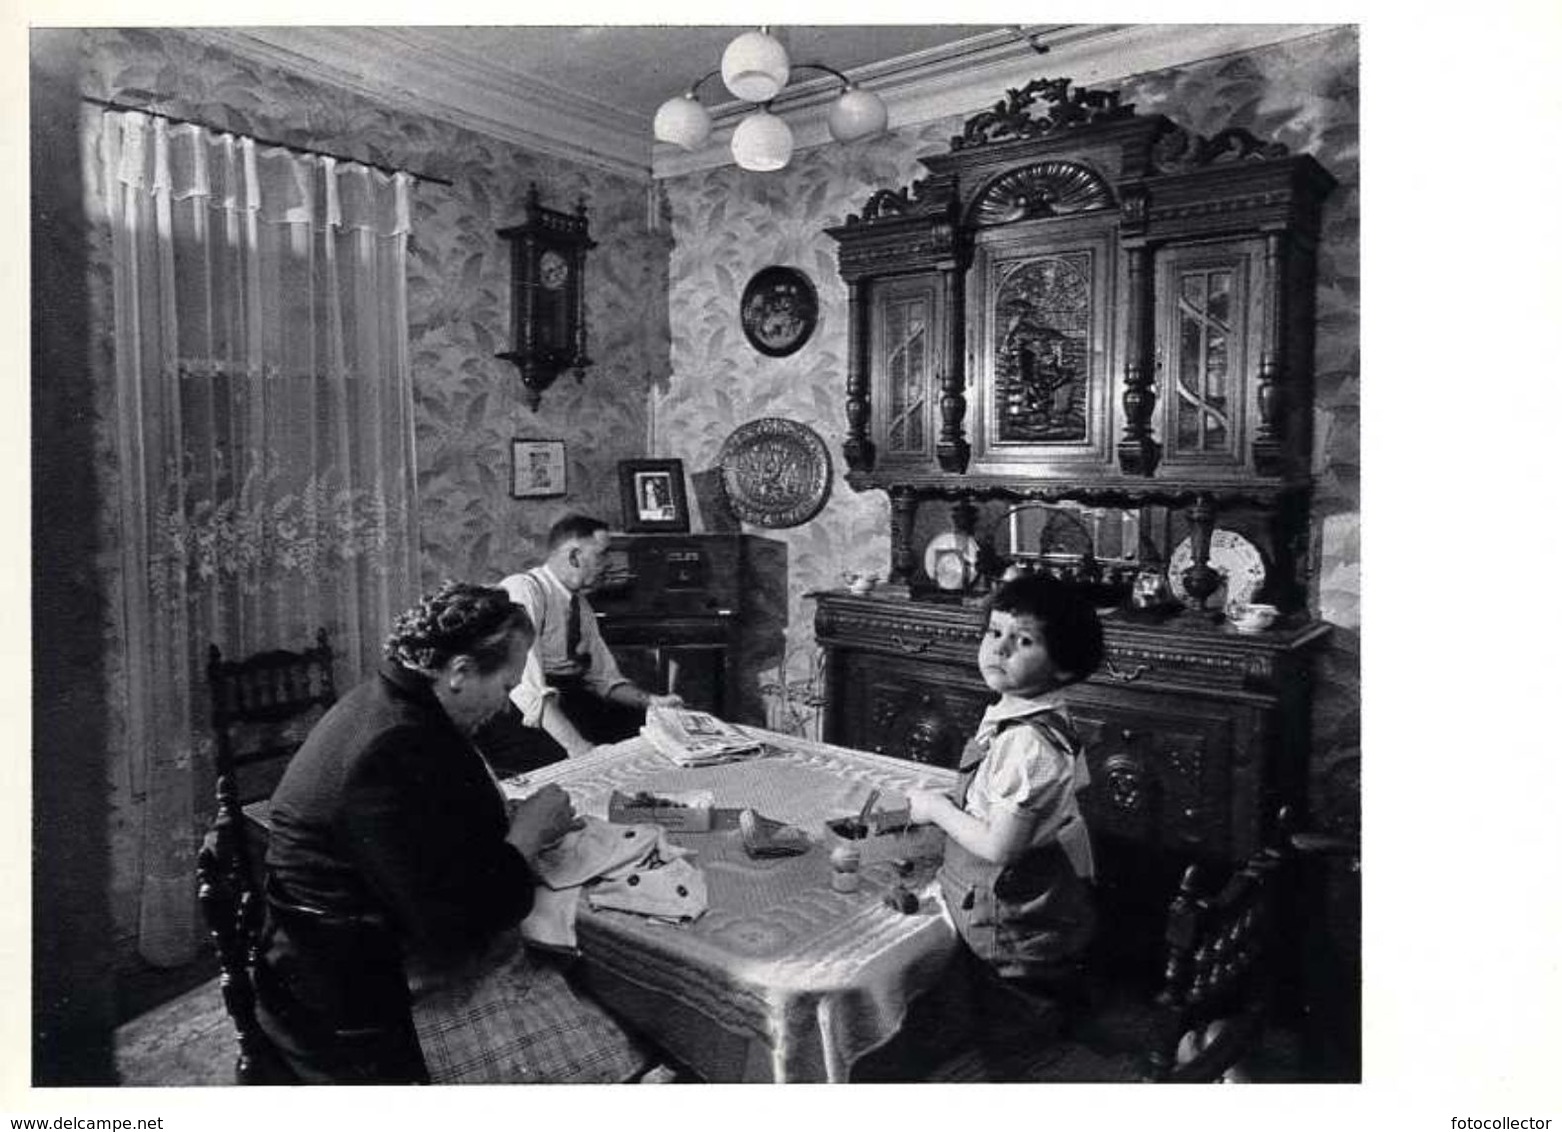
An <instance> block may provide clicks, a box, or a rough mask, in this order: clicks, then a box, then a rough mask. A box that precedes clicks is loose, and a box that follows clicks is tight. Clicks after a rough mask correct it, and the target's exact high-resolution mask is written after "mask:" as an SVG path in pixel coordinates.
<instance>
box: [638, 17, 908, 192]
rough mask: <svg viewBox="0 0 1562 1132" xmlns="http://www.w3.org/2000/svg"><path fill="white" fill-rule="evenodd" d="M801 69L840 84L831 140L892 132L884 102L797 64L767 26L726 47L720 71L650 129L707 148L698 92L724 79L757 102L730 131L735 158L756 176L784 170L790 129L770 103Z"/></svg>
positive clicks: (662, 111)
mask: <svg viewBox="0 0 1562 1132" xmlns="http://www.w3.org/2000/svg"><path fill="white" fill-rule="evenodd" d="M799 69H806V70H813V71H824V72H826V73H827V74H831V75H834V76H835V77H836V78H837V79H839V80H840V81H841V88H842V89H841V93H840V96H839V97H838V98H836V100H835V101H834V102H833V103H831V105H830V110H829V113H828V115H827V116H826V124H827V125H828V126H829V129H830V136H831V137H832V138H834V139H835V140H836V141H838V142H854V141H862V140H864V139H866V138H871V137H876V136H877V135H879V134H882V133H883V132H884V131H885V129H886V128H888V126H889V110H888V108H887V107H886V106H885V105H884V100H883V99H882V98H880V97H879V96H878V95H876V94H874V93H873V92H872V91H871V90H863V89H862V88H861V87H860V86H858V85H857V84H856V83H854V82H852V81H851V80H850V79H849V78H847V77H846V76H845V75H843V74H841V72H840V71H837V70H836V69H835V68H834V67H827V66H825V65H824V64H823V63H793V62H792V61H791V60H790V59H788V58H787V54H786V48H785V47H784V46H782V44H781V41H780V40H778V39H777V38H775V36H773V35H771V34H770V31H769V29H768V28H760V29H759V30H758V31H746V32H744V33H743V34H742V35H740V36H738V37H737V38H736V39H734V40H733V41H732V42H731V43H729V44H727V49H726V51H724V52H722V56H721V67H720V68H719V69H718V70H714V71H710V72H708V73H706V74H704V75H702V76H700V78H699V80H698V81H696V82H695V84H694V85H693V86H691V87H690V88H689V90H688V92H687V93H685V94H682V95H679V96H677V97H675V98H669V99H668V100H667V101H666V102H664V103H662V105H661V106H659V107H658V108H657V111H656V120H655V122H654V123H653V125H652V129H653V131H654V133H655V135H656V140H657V141H662V142H668V143H670V144H672V145H676V146H679V147H681V148H683V149H687V150H695V149H698V148H699V147H700V146H702V145H704V144H705V141H706V139H707V138H709V137H710V133H711V116H710V111H708V110H706V109H705V107H704V106H703V105H701V103H700V100H699V91H700V87H701V86H703V85H704V84H705V82H706V81H707V80H709V79H712V78H715V77H716V76H717V75H720V76H721V79H722V82H724V83H725V84H726V85H727V89H728V90H730V91H731V92H732V93H733V95H734V96H735V97H737V98H739V99H741V100H742V101H744V102H754V103H758V104H759V106H758V108H757V109H755V110H754V111H753V112H752V113H751V114H749V115H748V117H746V118H744V119H743V121H741V122H739V123H738V126H737V129H735V130H733V132H732V158H733V160H734V161H736V162H737V163H738V165H739V166H740V167H741V168H743V169H749V170H752V171H754V172H758V173H770V172H774V171H775V170H777V169H784V168H786V163H787V162H788V161H790V160H791V159H792V145H793V142H792V128H791V127H790V126H788V125H787V124H786V122H785V121H783V120H782V119H781V118H779V117H777V116H776V115H775V114H772V113H771V112H770V103H771V101H772V100H773V99H774V98H775V97H776V96H777V95H778V94H780V93H781V91H782V89H783V88H784V87H785V86H786V84H787V81H788V80H789V79H790V78H791V77H792V72H793V71H795V70H799Z"/></svg>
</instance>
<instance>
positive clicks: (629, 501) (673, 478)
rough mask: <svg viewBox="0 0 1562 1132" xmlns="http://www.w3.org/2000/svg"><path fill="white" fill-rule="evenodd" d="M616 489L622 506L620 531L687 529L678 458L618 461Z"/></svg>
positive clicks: (686, 507) (681, 464)
mask: <svg viewBox="0 0 1562 1132" xmlns="http://www.w3.org/2000/svg"><path fill="white" fill-rule="evenodd" d="M618 491H619V496H620V498H621V499H622V500H623V505H624V530H626V531H630V532H641V531H687V530H688V529H689V496H688V493H687V492H686V491H685V490H684V486H683V461H682V460H620V461H619V462H618Z"/></svg>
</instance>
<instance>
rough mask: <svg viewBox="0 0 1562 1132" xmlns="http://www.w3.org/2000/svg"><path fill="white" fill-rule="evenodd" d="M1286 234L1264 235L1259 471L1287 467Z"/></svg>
mask: <svg viewBox="0 0 1562 1132" xmlns="http://www.w3.org/2000/svg"><path fill="white" fill-rule="evenodd" d="M1285 271H1286V256H1285V237H1284V235H1283V234H1282V233H1280V232H1271V233H1269V235H1268V236H1266V237H1265V238H1264V337H1263V345H1262V347H1261V348H1260V351H1259V356H1258V431H1257V434H1256V435H1255V436H1254V437H1253V467H1254V468H1255V470H1257V472H1258V473H1259V475H1264V476H1277V475H1280V474H1281V473H1282V472H1283V471H1285V369H1286V366H1285V334H1284V328H1285V314H1286V311H1285Z"/></svg>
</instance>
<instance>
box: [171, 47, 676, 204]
mask: <svg viewBox="0 0 1562 1132" xmlns="http://www.w3.org/2000/svg"><path fill="white" fill-rule="evenodd" d="M192 34H193V35H194V36H196V38H199V39H203V40H206V41H207V42H211V43H216V44H219V45H220V46H223V47H225V48H227V49H229V50H231V51H233V52H234V53H236V54H239V55H243V56H245V57H247V58H250V59H253V60H256V61H257V62H261V63H267V64H270V65H272V66H276V67H281V68H283V69H285V70H288V71H292V72H294V73H295V74H300V75H303V76H304V77H306V78H310V79H315V80H317V81H319V82H323V83H328V84H331V85H334V86H340V87H346V88H347V89H349V90H352V91H355V92H356V93H359V94H362V95H364V96H365V97H368V98H372V99H374V100H375V101H377V102H384V103H387V104H389V105H393V106H396V107H399V108H401V109H404V110H411V111H414V112H416V113H420V114H425V115H427V116H429V117H432V118H438V119H440V120H442V121H446V122H450V123H452V124H453V125H457V126H464V127H466V128H467V129H470V130H475V131H477V132H478V133H481V134H486V135H487V136H489V137H493V138H498V139H499V140H501V141H507V142H512V143H514V144H515V145H518V146H521V147H522V148H524V149H529V150H532V151H534V152H538V153H545V154H551V155H553V156H556V157H564V158H569V159H570V160H573V161H579V162H581V163H583V164H586V165H591V166H594V167H597V168H601V169H607V170H609V171H611V172H614V173H622V174H625V175H627V176H631V177H635V178H637V179H641V180H643V179H644V178H645V177H646V175H647V173H648V171H649V167H650V152H651V139H650V136H649V130H648V128H647V127H646V125H645V123H643V122H642V121H640V119H639V118H638V117H636V116H635V115H632V114H629V113H626V112H625V111H623V110H622V109H620V108H618V107H615V106H612V105H611V104H607V103H602V102H598V101H596V100H594V99H588V98H583V97H581V96H580V95H578V94H576V93H574V92H572V91H566V90H563V89H561V88H559V87H555V86H551V85H549V84H547V83H542V82H538V81H536V80H534V79H530V78H527V77H526V76H522V75H517V74H515V73H514V72H512V71H503V70H501V69H499V68H497V67H494V66H491V65H488V64H486V63H485V62H483V61H482V60H480V59H477V58H475V57H473V56H471V55H467V54H465V53H461V52H456V51H452V50H451V49H450V48H449V47H448V46H446V45H445V44H444V43H442V42H440V41H438V40H436V39H434V38H432V37H430V36H427V35H425V34H423V33H422V32H420V31H419V29H417V28H381V27H314V28H299V27H290V28H287V29H286V30H285V42H283V41H282V37H275V36H273V35H272V33H271V31H270V29H267V28H221V29H215V28H208V29H200V30H198V31H194V32H192Z"/></svg>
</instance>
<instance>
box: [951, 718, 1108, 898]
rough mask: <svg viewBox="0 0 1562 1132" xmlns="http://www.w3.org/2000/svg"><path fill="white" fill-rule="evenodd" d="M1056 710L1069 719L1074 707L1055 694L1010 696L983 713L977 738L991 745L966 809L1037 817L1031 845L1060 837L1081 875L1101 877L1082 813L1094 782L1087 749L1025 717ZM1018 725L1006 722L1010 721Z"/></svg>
mask: <svg viewBox="0 0 1562 1132" xmlns="http://www.w3.org/2000/svg"><path fill="white" fill-rule="evenodd" d="M1044 714H1051V715H1054V716H1057V717H1060V718H1061V721H1062V722H1063V724H1064V725H1065V729H1067V730H1070V731H1071V728H1068V727H1067V724H1068V709H1067V708H1066V707H1064V705H1063V703H1062V700H1061V699H1060V698H1059V697H1058V696H1057V695H1056V694H1055V693H1054V694H1048V695H1043V696H1036V697H1034V698H1026V697H1020V696H1010V695H1005V696H1004V697H1003V698H1002V699H1001V700H999V701H998V702H997V703H996V704H994V705H993V706H992V707H990V708H988V709H987V711H986V713H985V714H983V716H982V721H981V723H980V724H979V725H978V726H977V729H976V739H975V742H976V744H977V745H978V746H979V747H982V748H984V749H986V751H987V755H986V757H985V758H983V759H982V762H981V764H980V765H979V766H978V767H977V769H976V774H975V775H974V776H973V777H972V780H971V785H970V787H969V788H968V789H967V791H966V797H965V808H966V810H967V811H968V812H969V813H971V814H973V815H974V816H976V817H979V818H981V819H983V820H984V821H986V820H990V819H991V818H992V816H993V814H994V812H995V811H997V810H1000V809H1001V810H1007V811H1009V812H1010V813H1024V814H1032V815H1035V816H1036V819H1037V821H1036V828H1035V831H1034V832H1033V833H1032V834H1031V844H1032V845H1034V846H1041V845H1045V844H1047V843H1048V842H1050V841H1053V840H1056V841H1057V842H1058V844H1059V845H1061V846H1062V848H1063V851H1064V852H1065V853H1067V854H1068V858H1069V861H1070V862H1071V863H1072V864H1073V866H1074V871H1075V872H1076V873H1077V874H1078V875H1079V876H1081V877H1084V878H1086V879H1091V878H1093V877H1094V876H1095V861H1094V859H1093V856H1092V854H1091V851H1090V835H1089V832H1088V831H1087V830H1086V828H1085V822H1084V818H1083V816H1082V815H1081V814H1080V812H1079V800H1078V796H1077V795H1078V792H1079V791H1080V790H1081V789H1083V788H1084V787H1085V786H1086V785H1088V784H1089V781H1090V771H1089V768H1088V767H1087V766H1086V764H1085V759H1084V756H1083V754H1079V753H1075V752H1072V751H1069V750H1066V749H1062V748H1060V747H1058V746H1057V745H1056V744H1054V743H1052V742H1050V741H1048V740H1047V739H1046V738H1045V737H1043V735H1042V734H1041V732H1040V731H1038V729H1037V728H1035V727H1031V726H1028V725H1025V724H1024V723H1023V722H1022V721H1024V720H1026V719H1027V718H1029V717H1031V716H1036V715H1044ZM1011 722H1013V723H1015V724H1016V725H1015V726H1004V725H1005V724H1008V723H1011Z"/></svg>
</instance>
